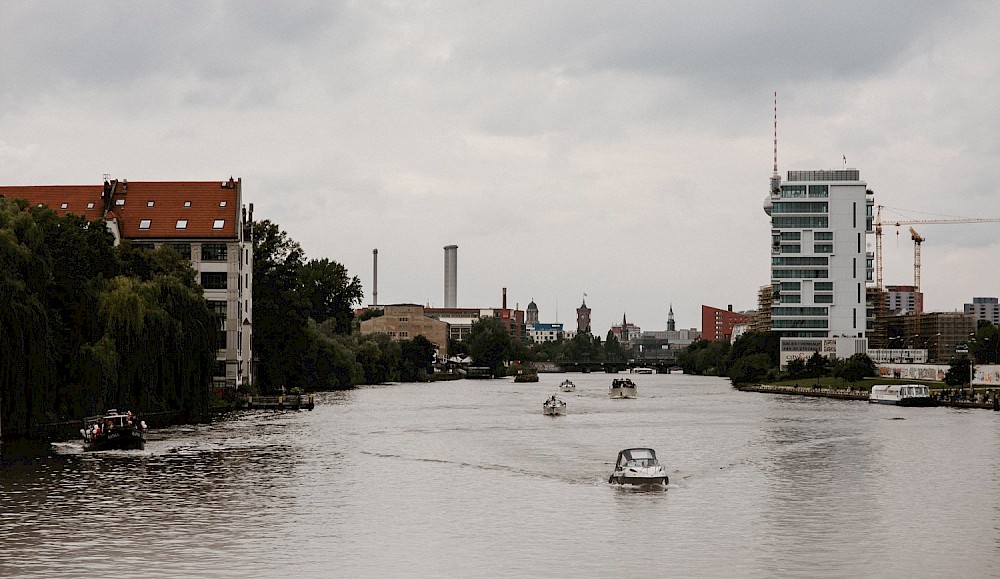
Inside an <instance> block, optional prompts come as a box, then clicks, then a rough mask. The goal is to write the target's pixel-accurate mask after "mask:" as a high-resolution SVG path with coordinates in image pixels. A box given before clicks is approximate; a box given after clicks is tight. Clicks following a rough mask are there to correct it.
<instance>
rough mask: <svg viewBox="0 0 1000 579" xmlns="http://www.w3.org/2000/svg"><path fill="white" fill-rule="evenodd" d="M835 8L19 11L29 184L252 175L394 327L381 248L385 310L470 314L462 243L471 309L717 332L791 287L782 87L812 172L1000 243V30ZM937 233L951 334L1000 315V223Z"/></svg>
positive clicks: (4, 118)
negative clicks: (994, 302) (451, 297)
mask: <svg viewBox="0 0 1000 579" xmlns="http://www.w3.org/2000/svg"><path fill="white" fill-rule="evenodd" d="M826 5H827V7H822V6H821V5H820V3H803V2H799V1H786V2H782V1H775V2H741V3H733V2H717V3H715V2H666V1H662V2H634V1H632V2H605V3H599V2H583V1H573V2H568V1H567V2H558V1H547V2H537V1H530V2H512V1H510V0H503V1H497V2H470V1H458V0H456V1H454V2H434V1H425V2H416V1H414V2H402V1H400V2H377V1H374V0H372V1H368V0H364V1H357V2H342V3H338V2H330V1H320V2H292V1H276V2H261V1H256V2H205V1H201V0H199V1H191V2H176V1H175V2H135V1H122V2H78V1H75V0H74V1H72V2H68V1H67V2H34V1H32V2H26V1H17V0H15V1H11V0H5V2H4V3H3V7H2V11H0V47H2V54H3V58H2V59H0V182H2V183H3V184H8V185H33V184H86V183H100V181H101V178H102V175H103V174H105V173H110V174H111V175H112V176H113V177H115V178H119V179H129V180H133V181H155V180H197V181H204V180H216V179H217V180H220V181H221V180H224V179H228V178H229V177H230V176H231V175H232V176H234V177H237V178H242V179H243V193H244V201H245V202H252V203H253V204H254V207H255V209H254V216H255V217H256V218H258V219H265V218H266V219H270V220H272V221H274V222H276V223H277V224H278V225H279V226H280V227H281V228H282V229H284V230H285V231H287V232H288V234H289V235H290V236H291V237H292V238H293V239H295V240H296V241H298V242H299V243H300V244H301V245H302V247H303V249H304V250H305V252H306V254H307V256H308V257H309V258H324V257H326V258H330V259H333V260H335V261H338V262H340V263H343V264H344V265H345V266H346V267H347V269H348V271H349V272H351V274H353V275H357V276H358V277H359V278H360V279H361V281H362V283H363V285H364V288H365V301H366V303H368V302H369V301H370V300H371V289H372V249H375V248H378V250H379V274H378V285H379V287H378V299H379V303H383V304H384V303H399V302H411V303H419V304H424V305H431V306H437V307H440V306H443V305H444V304H443V302H444V283H443V269H444V255H443V249H442V248H443V246H445V245H449V244H456V245H458V247H459V249H458V305H459V306H461V307H496V306H499V305H500V302H501V288H504V287H506V288H507V294H508V303H509V305H510V306H514V305H517V306H519V307H520V308H522V309H523V308H524V307H526V305H527V304H528V302H529V301H530V300H532V299H534V301H535V302H536V303H537V304H538V307H539V310H540V316H541V320H542V321H548V322H554V321H559V322H563V323H566V324H567V326H568V327H575V308H576V307H577V306H579V305H580V302H581V299H582V297H583V294H584V293H586V294H587V298H586V299H587V305H588V306H590V307H591V308H592V309H593V320H594V323H593V329H594V332H595V333H597V334H599V335H601V336H603V335H604V334H605V333H606V332H607V330H608V329H609V327H610V326H611V324H613V323H616V322H619V321H620V320H621V318H622V315H623V314H624V315H626V316H627V317H628V320H629V321H631V322H634V323H636V324H638V325H639V326H641V327H642V329H644V330H662V329H665V328H666V319H667V310H668V308H669V306H670V305H671V304H673V309H674V312H675V318H676V321H677V327H678V328H691V327H698V328H699V329H700V326H701V320H700V311H701V305H702V304H707V305H712V306H716V307H722V308H725V307H726V306H727V305H729V304H732V305H733V307H734V309H737V310H744V309H750V308H754V307H755V306H756V292H757V288H758V287H759V286H760V285H763V284H766V283H768V282H769V277H770V274H769V262H770V250H769V244H770V222H769V219H768V217H767V216H766V215H765V214H764V212H763V210H762V203H763V200H764V197H765V195H766V194H767V187H768V178H769V177H770V175H771V172H772V164H773V144H772V141H773V124H772V123H773V120H772V116H773V108H774V103H773V94H774V92H775V91H777V92H778V166H779V171H780V172H781V174H782V175H785V173H786V172H787V171H788V170H801V169H831V168H842V167H843V166H844V160H843V158H844V157H846V159H847V165H848V166H849V167H852V168H857V169H858V170H860V172H861V178H862V179H863V180H864V181H866V182H867V184H868V187H869V188H870V189H872V190H874V191H875V193H876V203H877V204H881V205H885V206H886V207H887V208H886V209H885V210H884V215H885V216H887V217H891V218H895V219H942V218H947V217H955V216H958V217H1000V188H998V183H1000V34H998V33H997V30H996V23H997V22H1000V4H998V3H991V2H969V3H964V2H959V3H953V2H941V1H934V2H930V1H928V2H916V1H906V2H902V1H900V2H872V1H870V0H865V1H841V2H830V3H826ZM915 227H916V228H917V230H918V231H919V232H920V233H921V234H922V235H923V236H924V237H926V239H927V241H926V242H925V243H924V244H923V267H922V281H923V284H922V285H923V289H924V290H925V293H926V297H925V303H926V307H927V309H929V310H934V311H939V310H947V311H951V310H956V309H958V310H961V308H962V305H963V304H964V303H966V302H969V301H971V298H972V297H973V296H998V295H1000V287H998V286H1000V275H998V271H1000V251H998V249H1000V224H963V225H941V224H933V225H917V226H915ZM884 239H885V271H886V273H885V281H886V283H887V284H909V283H912V280H913V245H912V242H911V241H910V237H909V233H908V232H907V231H906V228H905V227H903V228H900V233H899V235H898V236H897V235H896V228H894V227H890V228H887V229H886V235H885V238H884ZM870 245H871V247H872V250H873V248H874V239H871V240H870Z"/></svg>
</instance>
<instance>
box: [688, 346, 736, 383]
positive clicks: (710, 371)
mask: <svg viewBox="0 0 1000 579" xmlns="http://www.w3.org/2000/svg"><path fill="white" fill-rule="evenodd" d="M729 349H730V346H729V342H716V341H710V340H695V341H694V342H692V343H691V345H689V346H688V347H687V349H685V350H684V351H682V352H680V353H679V354H678V355H677V365H678V366H680V367H681V368H682V369H683V370H684V373H685V374H695V375H699V376H725V375H726V373H725V367H726V366H725V364H726V359H727V358H728V356H729Z"/></svg>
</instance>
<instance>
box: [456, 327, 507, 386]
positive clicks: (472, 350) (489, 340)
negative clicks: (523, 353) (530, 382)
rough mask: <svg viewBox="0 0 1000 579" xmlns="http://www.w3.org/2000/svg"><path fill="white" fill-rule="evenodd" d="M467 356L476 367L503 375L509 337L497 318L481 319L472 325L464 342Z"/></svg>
mask: <svg viewBox="0 0 1000 579" xmlns="http://www.w3.org/2000/svg"><path fill="white" fill-rule="evenodd" d="M466 345H467V346H468V347H469V355H470V356H472V359H473V360H475V363H476V365H477V366H486V367H489V368H492V369H493V372H494V374H497V375H499V374H502V373H503V363H504V362H506V361H507V360H509V359H510V357H509V355H510V349H511V337H510V334H509V333H508V332H507V328H506V327H504V324H503V322H501V321H500V320H499V319H497V318H481V319H479V320H477V321H476V322H474V323H473V324H472V328H471V330H470V331H469V338H468V340H466Z"/></svg>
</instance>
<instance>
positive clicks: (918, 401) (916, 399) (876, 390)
mask: <svg viewBox="0 0 1000 579" xmlns="http://www.w3.org/2000/svg"><path fill="white" fill-rule="evenodd" d="M868 401H869V402H871V403H872V404H894V405H896V406H936V405H937V400H935V399H934V398H933V397H932V396H931V389H930V388H928V387H927V386H924V385H923V384H876V385H875V386H872V391H871V394H869V395H868Z"/></svg>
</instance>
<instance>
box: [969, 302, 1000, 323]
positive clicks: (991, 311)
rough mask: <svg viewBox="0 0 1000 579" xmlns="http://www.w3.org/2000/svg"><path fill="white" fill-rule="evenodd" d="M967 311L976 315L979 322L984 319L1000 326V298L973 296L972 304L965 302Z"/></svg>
mask: <svg viewBox="0 0 1000 579" xmlns="http://www.w3.org/2000/svg"><path fill="white" fill-rule="evenodd" d="M965 313H967V314H972V315H974V316H976V321H977V322H978V321H979V320H984V321H987V322H989V323H991V324H993V325H994V326H1000V300H998V299H997V298H972V303H971V304H965Z"/></svg>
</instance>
